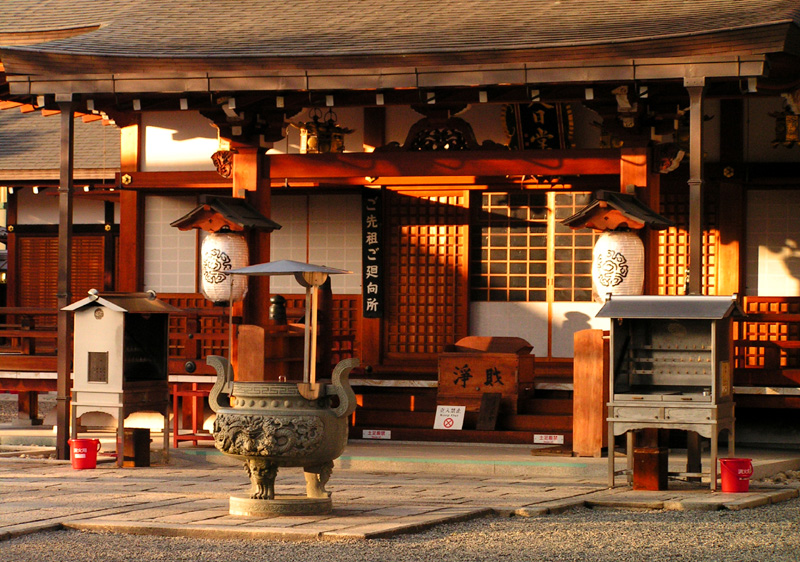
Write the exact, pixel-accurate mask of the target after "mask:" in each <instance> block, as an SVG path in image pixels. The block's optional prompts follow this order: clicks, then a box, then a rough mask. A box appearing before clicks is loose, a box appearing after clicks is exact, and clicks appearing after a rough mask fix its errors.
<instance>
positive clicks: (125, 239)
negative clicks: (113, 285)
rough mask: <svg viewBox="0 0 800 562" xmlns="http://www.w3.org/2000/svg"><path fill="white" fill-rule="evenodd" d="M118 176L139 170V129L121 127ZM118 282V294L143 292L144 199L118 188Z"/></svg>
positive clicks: (134, 193)
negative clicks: (121, 292) (119, 292)
mask: <svg viewBox="0 0 800 562" xmlns="http://www.w3.org/2000/svg"><path fill="white" fill-rule="evenodd" d="M120 143H121V146H120V173H121V174H122V176H123V177H124V176H125V174H126V173H127V172H138V171H139V169H140V167H141V162H140V160H141V153H142V151H141V144H142V138H141V126H140V125H139V124H138V123H135V124H133V125H128V126H127V127H123V128H122V130H121V137H120ZM119 207H120V220H119V254H120V255H119V256H117V259H118V260H119V279H117V280H116V282H117V288H118V290H120V291H128V292H136V291H141V290H142V289H143V288H144V196H143V195H141V194H140V193H139V192H138V191H136V190H135V189H128V188H125V186H124V185H123V186H122V190H121V191H120V194H119Z"/></svg>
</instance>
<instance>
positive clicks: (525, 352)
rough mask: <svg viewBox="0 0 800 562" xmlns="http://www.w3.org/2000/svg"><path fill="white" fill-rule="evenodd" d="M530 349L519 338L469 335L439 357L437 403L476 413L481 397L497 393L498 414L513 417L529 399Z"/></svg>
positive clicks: (530, 376)
mask: <svg viewBox="0 0 800 562" xmlns="http://www.w3.org/2000/svg"><path fill="white" fill-rule="evenodd" d="M531 351H533V346H532V345H531V344H529V343H528V342H527V341H525V340H523V339H522V338H513V337H480V336H470V337H466V338H463V339H461V340H459V341H458V342H456V344H455V345H452V346H447V348H446V350H445V353H442V354H440V355H439V390H438V393H437V402H438V403H439V404H447V405H453V406H466V407H467V410H468V411H478V410H479V409H480V405H481V398H482V397H483V395H484V394H486V393H490V392H495V393H500V395H501V399H500V413H503V414H516V413H517V412H518V411H519V409H520V403H521V402H523V401H524V400H525V399H527V398H529V397H531V396H533V361H534V355H533V354H532V353H531Z"/></svg>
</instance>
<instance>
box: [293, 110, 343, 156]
mask: <svg viewBox="0 0 800 562" xmlns="http://www.w3.org/2000/svg"><path fill="white" fill-rule="evenodd" d="M310 115H311V118H312V120H311V121H306V122H304V123H300V124H295V123H292V125H293V126H294V127H297V128H298V129H300V153H301V154H317V153H326V152H344V137H345V135H349V134H350V133H352V132H353V131H354V130H355V129H349V128H347V127H342V126H340V125H339V124H338V123H337V122H336V114H335V113H334V112H333V111H331V110H328V112H327V113H326V114H325V115H324V116H323V115H322V111H321V110H320V109H319V108H314V109H312V110H311V113H310Z"/></svg>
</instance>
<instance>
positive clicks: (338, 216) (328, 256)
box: [270, 194, 361, 294]
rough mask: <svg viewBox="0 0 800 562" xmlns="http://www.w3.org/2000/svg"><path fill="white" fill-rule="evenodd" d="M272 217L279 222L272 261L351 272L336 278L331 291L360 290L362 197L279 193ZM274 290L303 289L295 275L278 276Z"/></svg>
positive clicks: (272, 285)
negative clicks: (320, 266) (315, 265)
mask: <svg viewBox="0 0 800 562" xmlns="http://www.w3.org/2000/svg"><path fill="white" fill-rule="evenodd" d="M272 219H273V220H275V221H276V222H277V223H278V224H280V225H281V229H280V230H276V231H274V232H273V233H272V235H271V240H270V254H271V255H270V259H271V260H272V261H276V260H281V259H291V260H295V261H301V262H306V261H307V262H309V263H314V264H318V265H327V266H329V267H335V268H338V269H344V270H346V271H352V272H354V273H352V274H342V275H334V276H333V278H332V281H331V283H332V288H333V292H334V294H358V293H360V292H361V275H360V273H359V272H360V271H361V197H360V195H357V194H348V195H332V194H328V195H313V196H306V195H276V196H273V198H272ZM270 291H271V292H272V293H279V294H297V293H303V292H304V291H305V289H303V288H302V287H301V286H300V285H299V284H298V283H297V281H295V280H294V278H293V277H288V276H275V277H273V278H272V279H270Z"/></svg>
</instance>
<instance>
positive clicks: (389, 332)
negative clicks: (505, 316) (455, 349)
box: [384, 191, 468, 358]
mask: <svg viewBox="0 0 800 562" xmlns="http://www.w3.org/2000/svg"><path fill="white" fill-rule="evenodd" d="M467 195H468V194H467V192H462V191H459V192H452V193H446V194H443V193H442V194H424V193H398V192H389V198H388V200H389V204H388V205H387V206H386V209H387V226H388V229H387V234H388V236H387V244H388V247H389V252H388V255H389V256H390V259H389V260H388V261H389V263H388V264H387V269H388V272H389V275H388V281H387V298H386V303H387V311H386V317H387V322H386V331H385V341H384V343H385V351H386V357H387V358H392V357H395V358H399V357H400V356H402V355H407V354H415V355H429V356H433V355H435V354H438V353H440V352H441V351H442V350H443V349H444V346H445V345H446V344H449V343H452V342H454V341H456V340H458V339H459V338H461V337H463V336H465V335H466V331H467V309H468V301H467V252H466V250H467V239H466V233H467V225H466V222H467V218H468V217H467V208H466V207H467V200H468V197H467Z"/></svg>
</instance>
